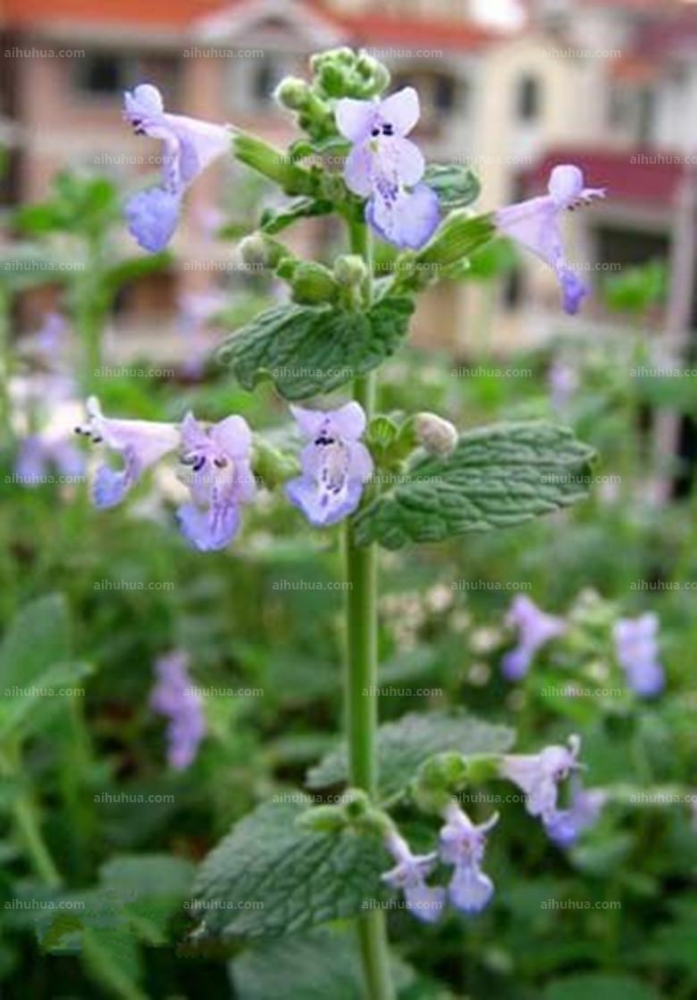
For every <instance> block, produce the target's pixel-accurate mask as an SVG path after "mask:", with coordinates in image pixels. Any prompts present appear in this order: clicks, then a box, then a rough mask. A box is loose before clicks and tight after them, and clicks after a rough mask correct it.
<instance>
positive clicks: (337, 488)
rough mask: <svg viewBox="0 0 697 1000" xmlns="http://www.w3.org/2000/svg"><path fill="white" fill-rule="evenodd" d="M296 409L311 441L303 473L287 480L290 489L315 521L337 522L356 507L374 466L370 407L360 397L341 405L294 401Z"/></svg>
mask: <svg viewBox="0 0 697 1000" xmlns="http://www.w3.org/2000/svg"><path fill="white" fill-rule="evenodd" d="M291 411H292V413H293V416H294V417H295V419H296V420H297V422H298V426H299V428H300V430H301V432H302V433H303V434H304V435H305V437H307V438H309V439H310V444H308V445H306V446H305V447H304V448H303V450H302V454H301V456H300V461H301V465H302V473H303V474H302V476H300V477H299V478H298V479H292V480H291V481H290V482H289V483H287V484H286V494H287V496H288V498H289V500H290V501H291V503H293V504H295V506H296V507H299V508H300V510H302V512H303V514H304V515H305V517H306V518H307V519H308V521H309V522H310V523H311V524H314V525H317V526H319V527H324V526H326V525H330V524H336V523H337V521H341V520H342V519H343V518H344V517H346V516H347V515H348V514H351V513H352V512H353V511H354V510H355V509H356V507H357V506H358V504H359V503H360V499H361V494H362V492H363V484H364V483H365V482H366V480H367V479H369V478H370V476H371V475H372V472H373V460H372V458H371V457H370V452H369V451H368V449H367V448H366V447H365V445H364V444H362V443H361V441H360V438H361V437H362V436H363V433H364V431H365V425H366V419H365V413H364V412H363V408H362V407H361V406H360V405H359V404H358V403H355V402H354V403H347V404H346V405H345V406H342V407H340V408H339V409H338V410H326V411H325V410H305V409H303V408H302V407H300V406H291Z"/></svg>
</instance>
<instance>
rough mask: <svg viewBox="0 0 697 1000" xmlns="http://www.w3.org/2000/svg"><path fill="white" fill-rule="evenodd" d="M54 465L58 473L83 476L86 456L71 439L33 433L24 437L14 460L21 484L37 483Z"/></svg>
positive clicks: (73, 476)
mask: <svg viewBox="0 0 697 1000" xmlns="http://www.w3.org/2000/svg"><path fill="white" fill-rule="evenodd" d="M51 468H55V469H56V471H57V472H58V475H59V476H63V477H65V478H66V479H74V478H77V477H79V476H81V475H82V473H83V471H84V468H85V459H84V456H83V455H82V453H81V452H80V451H78V449H77V448H76V447H75V446H74V445H73V444H71V442H70V441H65V440H60V439H56V438H51V437H49V436H48V435H45V434H32V435H30V436H29V437H27V438H25V439H24V440H23V441H22V443H21V445H20V449H19V454H18V455H17V461H16V463H15V476H16V477H17V480H18V482H19V483H20V485H22V486H38V485H39V484H40V483H42V482H45V481H46V480H47V479H48V477H49V475H50V473H49V469H51Z"/></svg>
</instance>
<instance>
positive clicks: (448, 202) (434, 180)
mask: <svg viewBox="0 0 697 1000" xmlns="http://www.w3.org/2000/svg"><path fill="white" fill-rule="evenodd" d="M424 183H425V184H428V186H429V187H430V188H433V190H434V191H435V192H436V194H437V195H438V201H439V202H440V206H441V208H442V209H444V210H445V211H446V212H449V211H450V210H451V209H453V208H464V207H465V206H466V205H471V204H472V202H473V201H476V200H477V198H478V197H479V192H480V190H481V184H480V183H479V179H478V178H477V175H476V174H475V172H474V171H473V170H472V168H471V167H467V166H463V165H462V164H458V163H432V164H430V165H429V166H428V167H426V173H425V174H424Z"/></svg>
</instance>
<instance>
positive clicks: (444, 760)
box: [411, 752, 468, 814]
mask: <svg viewBox="0 0 697 1000" xmlns="http://www.w3.org/2000/svg"><path fill="white" fill-rule="evenodd" d="M467 779H468V768H467V761H466V759H465V758H464V757H463V756H462V754H459V753H454V752H453V753H441V754H437V755H436V756H435V757H430V758H429V759H428V760H427V761H425V762H424V763H423V764H422V765H421V767H420V768H419V770H418V772H417V774H416V778H415V779H414V781H413V783H412V786H411V793H412V795H413V797H414V800H415V802H416V804H417V805H418V807H419V808H420V809H421V810H422V811H423V812H428V813H438V814H440V813H441V812H442V811H443V809H444V808H445V807H446V806H447V805H448V803H449V802H450V800H451V799H452V797H453V795H454V794H455V792H457V791H458V790H459V789H461V788H464V787H465V785H466V784H467Z"/></svg>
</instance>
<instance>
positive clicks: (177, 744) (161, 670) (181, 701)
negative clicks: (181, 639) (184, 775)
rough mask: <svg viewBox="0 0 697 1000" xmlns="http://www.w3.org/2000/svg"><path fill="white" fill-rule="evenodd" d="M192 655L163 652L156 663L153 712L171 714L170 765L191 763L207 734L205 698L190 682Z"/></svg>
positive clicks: (180, 769)
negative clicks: (190, 656)
mask: <svg viewBox="0 0 697 1000" xmlns="http://www.w3.org/2000/svg"><path fill="white" fill-rule="evenodd" d="M188 670H189V657H188V655H187V654H186V653H184V652H182V651H181V650H174V651H173V652H171V653H168V654H167V655H166V656H161V657H160V658H159V659H158V660H157V662H156V663H155V671H156V673H157V677H158V682H157V684H156V685H155V687H154V688H153V690H152V693H151V695H150V707H151V708H152V710H153V711H154V712H158V713H159V714H160V715H164V716H166V717H167V718H169V726H168V727H167V740H168V743H169V748H168V751H167V760H168V762H169V765H170V767H173V768H174V769H175V770H176V771H183V770H185V768H187V767H189V766H190V765H191V764H192V763H193V760H194V758H195V757H196V752H197V750H198V745H199V743H200V742H201V740H202V739H203V737H204V736H205V734H206V719H205V715H204V712H203V702H202V700H201V698H200V696H199V695H198V693H197V692H196V691H195V690H194V689H193V688H192V686H191V678H190V677H189V672H188Z"/></svg>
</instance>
